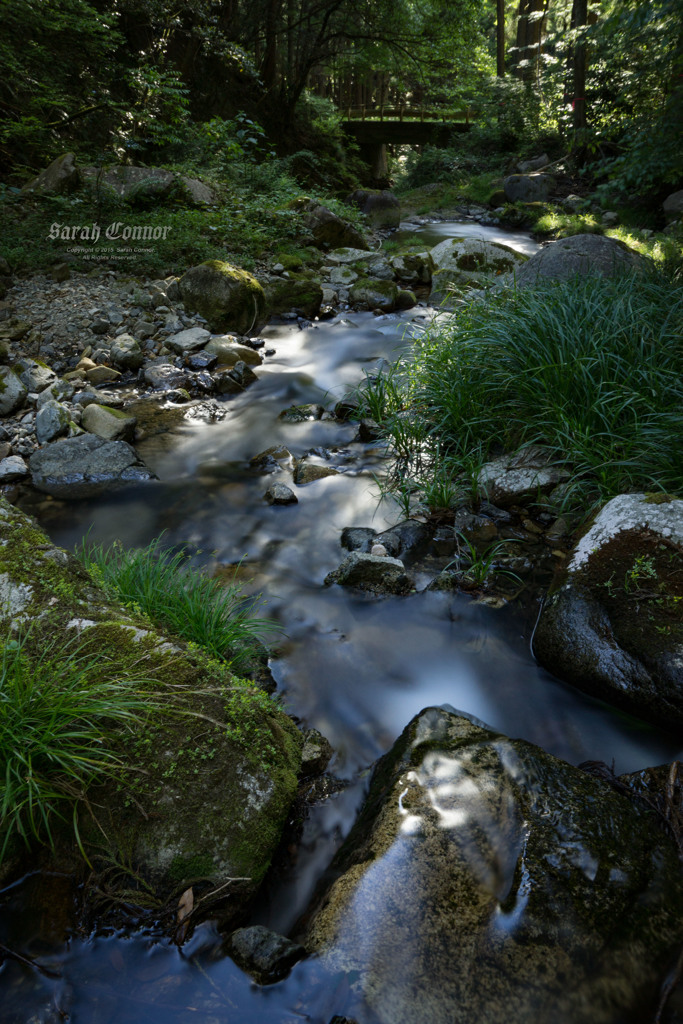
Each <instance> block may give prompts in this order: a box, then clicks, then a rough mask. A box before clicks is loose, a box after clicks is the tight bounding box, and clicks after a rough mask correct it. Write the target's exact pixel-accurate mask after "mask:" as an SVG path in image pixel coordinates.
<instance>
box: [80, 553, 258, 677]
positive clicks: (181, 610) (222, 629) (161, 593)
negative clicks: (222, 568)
mask: <svg viewBox="0 0 683 1024" xmlns="http://www.w3.org/2000/svg"><path fill="white" fill-rule="evenodd" d="M161 542H162V538H160V537H159V538H157V539H156V540H154V541H152V543H151V544H149V545H148V546H147V547H145V548H139V549H133V550H130V551H126V550H125V549H124V548H123V547H122V546H121V545H120V544H113V545H112V546H111V547H108V548H105V547H103V546H101V545H100V546H98V545H88V544H87V543H85V542H84V544H83V546H82V548H81V550H80V551H79V552H77V554H78V555H79V557H80V558H81V560H82V561H83V563H84V564H85V565H86V567H87V568H88V569H89V570H90V572H91V574H92V575H93V576H94V577H95V578H96V580H97V581H98V583H100V585H101V586H102V587H103V588H104V590H105V591H106V592H107V593H108V594H109V595H110V596H111V597H113V598H114V599H116V600H119V601H123V603H124V604H126V605H127V606H128V607H129V608H132V609H133V610H139V611H140V612H142V613H143V614H144V615H146V616H147V617H148V618H149V619H150V620H151V621H152V622H153V623H154V624H155V625H157V626H159V627H160V628H161V629H164V630H167V631H168V632H170V633H173V634H174V635H175V636H179V637H182V638H183V639H184V640H188V641H191V642H193V643H196V644H198V645H199V646H200V647H202V648H203V649H204V650H205V651H206V652H207V653H208V654H209V655H210V656H211V657H213V658H216V659H218V660H219V661H224V662H229V663H230V665H231V666H232V667H234V668H235V669H238V670H239V669H244V668H245V667H247V666H248V664H249V663H250V662H251V661H252V659H253V658H254V657H256V656H258V653H259V651H260V650H261V651H262V649H263V648H262V644H261V643H260V638H262V637H263V636H266V635H267V634H268V633H272V632H273V630H274V629H275V628H276V627H275V626H274V623H273V622H271V621H270V620H268V619H264V618H261V617H259V616H258V615H257V614H256V612H257V609H258V604H259V599H258V598H246V597H245V596H244V594H243V592H242V590H241V589H240V587H239V585H237V584H235V583H233V584H230V585H227V586H226V585H223V584H222V583H219V581H218V580H215V579H211V578H209V577H208V576H206V575H205V574H204V573H203V572H201V571H199V570H197V569H194V568H192V567H191V566H190V564H189V562H188V557H187V555H186V554H185V553H184V552H182V551H179V552H176V553H175V554H173V553H172V552H170V551H167V550H164V549H163V548H162V544H161Z"/></svg>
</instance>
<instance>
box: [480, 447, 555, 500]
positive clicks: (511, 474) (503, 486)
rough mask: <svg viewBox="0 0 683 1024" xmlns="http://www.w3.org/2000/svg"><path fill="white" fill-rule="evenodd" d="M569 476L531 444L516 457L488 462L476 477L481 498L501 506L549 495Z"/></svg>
mask: <svg viewBox="0 0 683 1024" xmlns="http://www.w3.org/2000/svg"><path fill="white" fill-rule="evenodd" d="M568 479H569V473H568V471H567V470H566V469H565V468H564V466H562V465H561V464H558V463H557V461H556V460H553V458H552V456H551V455H550V454H549V453H548V452H547V451H546V450H545V449H544V448H541V447H540V446H538V445H529V447H527V448H523V449H522V450H521V451H519V452H517V453H516V454H514V455H502V456H501V457H500V458H499V459H494V460H493V461H492V462H487V463H485V464H484V465H483V466H482V468H481V470H480V471H479V475H478V477H477V489H478V491H479V494H480V496H481V497H482V498H486V499H487V500H488V501H491V502H493V503H494V504H496V505H501V506H502V507H503V508H505V507H508V506H510V505H518V504H525V503H529V502H531V501H537V500H538V498H539V495H543V494H549V493H550V491H552V490H553V488H554V487H556V486H557V484H559V483H560V482H561V481H563V480H568Z"/></svg>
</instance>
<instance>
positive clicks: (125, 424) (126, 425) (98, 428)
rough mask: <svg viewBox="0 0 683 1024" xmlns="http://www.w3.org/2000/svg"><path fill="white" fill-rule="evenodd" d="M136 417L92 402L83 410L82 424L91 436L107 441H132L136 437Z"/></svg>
mask: <svg viewBox="0 0 683 1024" xmlns="http://www.w3.org/2000/svg"><path fill="white" fill-rule="evenodd" d="M136 423H137V420H136V418H135V416H131V415H130V414H129V413H125V412H121V410H120V409H112V408H110V407H109V406H107V405H97V404H95V403H94V402H92V403H91V404H90V405H88V406H87V407H86V408H85V409H84V410H83V418H82V420H81V424H82V426H83V428H84V429H85V430H87V431H88V433H89V434H96V435H97V437H101V438H103V439H104V440H105V441H132V440H133V438H134V436H135V425H136Z"/></svg>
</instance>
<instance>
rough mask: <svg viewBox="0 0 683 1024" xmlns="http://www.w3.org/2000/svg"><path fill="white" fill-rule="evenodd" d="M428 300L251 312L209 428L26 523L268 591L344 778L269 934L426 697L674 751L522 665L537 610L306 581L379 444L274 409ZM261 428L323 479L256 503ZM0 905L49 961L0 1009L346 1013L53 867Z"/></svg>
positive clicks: (635, 760) (592, 746) (370, 499)
mask: <svg viewBox="0 0 683 1024" xmlns="http://www.w3.org/2000/svg"><path fill="white" fill-rule="evenodd" d="M423 231H424V240H425V244H426V245H433V244H435V243H436V242H437V241H439V240H441V239H442V238H445V237H451V236H454V235H459V234H463V233H465V231H466V232H467V233H468V234H472V233H475V232H476V234H477V235H479V236H480V237H485V238H488V239H490V240H494V241H504V242H505V243H506V244H510V245H515V246H516V247H518V248H521V249H526V250H527V251H528V250H529V247H530V246H533V243H531V242H530V241H529V239H528V237H526V236H522V235H519V236H516V235H508V234H507V233H505V232H502V231H499V230H497V229H495V228H494V229H489V228H481V227H479V226H478V225H471V224H466V225H462V224H453V223H451V224H444V223H440V224H432V225H428V226H426V227H425V228H424V229H423ZM404 237H405V236H404ZM427 316H428V311H427V310H425V309H420V308H417V309H414V310H412V311H410V312H409V313H408V314H403V315H400V316H399V315H393V314H390V315H386V316H381V317H373V316H372V315H370V314H355V313H353V314H347V315H346V316H345V317H343V318H337V320H336V321H331V322H328V323H317V324H315V325H313V326H311V327H308V328H305V329H303V330H300V329H299V328H298V327H294V326H292V325H288V324H279V325H271V326H269V328H267V330H266V331H265V332H264V338H265V339H266V342H267V345H268V346H269V347H272V348H274V349H275V354H274V355H273V356H270V357H269V358H268V359H267V360H266V361H265V363H264V365H263V366H262V367H261V368H259V369H257V373H258V375H259V380H258V382H257V383H255V384H254V385H252V386H251V387H250V388H249V389H248V391H247V392H245V393H244V394H243V395H240V396H239V397H237V398H231V399H229V400H228V401H226V402H225V403H223V404H222V405H221V406H220V413H219V417H218V418H216V420H215V422H209V423H207V422H204V421H202V420H197V421H193V422H189V423H188V422H186V423H184V424H183V426H182V427H181V428H180V429H179V430H178V431H177V432H175V433H173V434H172V435H162V437H161V439H159V438H154V437H152V438H150V439H149V441H147V442H145V443H144V444H143V446H142V448H141V453H142V455H143V458H144V459H145V460H146V461H147V462H148V463H149V464H150V466H151V467H152V468H153V469H154V470H155V471H156V473H157V474H158V476H159V479H160V482H159V483H158V484H154V485H151V486H147V487H144V488H142V489H139V490H132V491H127V492H126V493H124V494H119V495H116V496H114V497H111V498H109V499H105V500H101V501H98V502H96V503H71V504H69V505H68V506H61V507H60V506H59V505H57V504H55V506H54V508H53V510H52V512H51V514H50V515H49V517H47V516H46V518H45V520H44V525H45V528H46V529H47V530H48V532H49V533H50V535H51V536H52V538H53V539H54V540H55V541H56V542H57V543H59V544H61V545H63V546H65V547H73V546H74V545H75V544H77V543H79V541H80V540H81V538H82V537H83V536H84V535H85V534H86V533H88V536H89V538H90V540H92V541H94V542H97V543H110V542H112V541H113V540H114V539H116V538H119V539H120V540H121V541H122V543H123V544H124V545H125V546H130V545H142V544H146V543H148V542H149V541H150V540H152V539H153V538H155V537H157V536H158V535H159V534H160V532H161V531H166V533H165V539H166V541H167V542H168V543H169V544H173V545H178V544H182V545H185V546H186V547H187V549H188V550H189V551H191V552H192V553H193V554H194V558H195V561H196V562H197V563H199V564H205V565H207V566H208V567H210V568H216V567H220V566H237V565H238V564H239V563H241V565H240V568H239V572H240V575H241V576H243V577H244V578H246V579H251V580H252V581H253V582H251V583H250V584H249V586H250V588H251V589H252V590H254V591H260V592H262V594H263V595H264V597H265V598H266V599H267V608H266V612H267V614H268V615H269V616H270V617H272V618H275V619H276V620H277V621H278V623H279V624H280V626H281V628H282V630H283V634H284V635H283V636H282V637H280V638H279V639H278V640H277V655H276V657H274V658H273V660H272V662H271V668H272V672H273V675H274V677H275V679H276V681H277V683H278V688H279V690H280V692H281V693H282V694H283V696H284V702H285V706H286V708H287V709H288V710H289V711H290V712H291V713H292V714H294V715H296V716H297V717H298V718H299V719H301V720H302V721H303V722H304V723H305V724H306V725H307V726H312V727H315V728H317V729H319V730H320V731H321V732H322V733H323V734H324V735H326V736H327V737H328V738H329V740H330V741H331V743H332V745H333V747H334V749H335V751H336V755H335V758H334V761H333V762H332V765H331V770H332V771H333V773H334V774H335V775H336V776H338V777H340V778H341V779H344V780H346V782H347V783H348V785H346V787H345V788H343V789H342V790H341V791H340V792H339V793H336V794H335V795H334V796H332V797H330V798H329V799H328V800H327V801H326V802H324V803H322V804H320V805H318V806H316V807H314V808H313V810H312V812H311V814H310V817H309V818H308V820H307V822H306V824H305V827H304V833H303V836H302V839H301V842H300V844H299V847H298V850H297V854H296V859H295V861H294V862H293V864H292V865H291V866H290V868H289V869H287V870H286V871H284V872H282V873H280V874H279V876H278V878H277V879H276V880H273V881H272V882H271V883H270V884H269V886H268V888H267V891H266V893H265V895H264V898H263V899H262V900H261V901H260V903H259V905H258V906H257V907H256V908H255V911H254V916H253V920H252V922H251V923H263V924H266V925H268V926H269V927H271V928H273V929H275V930H277V931H280V932H283V933H287V932H288V931H289V930H290V929H291V928H292V927H293V925H294V923H295V921H296V920H297V918H298V917H299V916H300V914H301V913H302V912H303V911H304V909H305V907H306V905H307V903H308V900H309V898H310V895H311V893H312V891H313V887H314V886H315V883H316V881H317V879H318V878H319V877H320V875H321V874H322V872H323V871H324V869H325V867H326V866H327V865H328V864H329V861H330V859H331V857H332V855H333V853H334V851H335V850H336V848H337V847H338V846H339V844H340V842H341V840H342V839H343V837H344V835H345V834H346V833H347V832H348V830H349V828H350V827H351V824H352V823H353V820H354V816H355V814H356V812H357V810H358V807H359V805H360V803H361V801H362V798H363V793H364V787H365V784H366V779H367V773H366V772H365V769H366V768H367V767H368V766H369V765H370V764H371V763H372V762H373V761H374V760H375V759H376V758H377V757H378V756H380V755H381V754H382V753H384V752H385V751H386V750H388V749H389V747H390V746H391V745H392V743H393V741H394V740H395V739H396V737H397V736H398V735H399V734H400V732H401V731H402V729H403V728H404V726H405V725H406V724H407V723H408V721H409V720H410V719H411V718H412V716H413V715H414V714H416V713H417V712H418V711H420V710H421V709H422V708H424V707H427V706H429V705H435V704H444V703H448V704H450V705H452V706H453V707H455V708H457V709H459V710H462V711H465V712H467V713H469V714H471V715H474V716H476V717H477V718H479V719H481V720H482V721H484V722H485V723H486V724H487V725H489V726H491V727H493V728H495V729H499V730H500V731H501V732H504V733H506V734H507V735H509V736H512V737H523V738H525V739H528V740H531V741H533V742H534V743H537V744H538V745H539V746H541V747H543V748H544V749H546V750H548V751H550V752H551V753H553V754H555V755H557V756H559V757H561V758H563V759H565V760H567V761H569V762H571V763H573V764H577V763H579V762H581V761H583V760H587V759H592V760H603V761H606V762H607V763H608V764H612V762H614V766H615V770H616V771H617V773H619V772H624V771H631V770H636V769H638V768H642V767H645V766H647V765H651V764H658V763H662V762H664V761H669V760H672V759H673V758H675V757H682V756H683V750H681V747H680V744H678V743H677V742H675V741H674V740H673V739H672V738H671V737H670V736H666V735H665V734H664V733H662V732H661V731H658V730H656V729H654V728H653V727H650V726H647V725H645V724H643V723H642V722H640V721H637V720H635V719H633V718H630V717H629V716H627V715H624V714H621V713H619V712H616V711H615V710H613V709H611V708H608V707H607V706H606V705H604V704H602V703H600V702H598V701H594V700H592V699H590V698H589V697H587V696H585V695H583V694H581V693H579V692H578V691H576V690H574V689H572V688H571V687H569V686H567V685H565V684H563V683H561V682H559V681H558V680H556V679H554V678H553V677H552V676H550V675H549V673H547V672H546V671H545V670H543V669H542V668H540V667H539V666H538V665H537V664H536V663H535V661H534V659H533V657H532V655H531V653H530V647H529V637H530V635H531V632H532V629H533V623H534V619H535V616H536V613H537V607H531V608H527V609H526V610H520V609H516V610H515V609H512V608H510V607H508V608H505V609H502V610H494V609H491V608H488V607H485V606H483V605H478V604H475V603H473V602H472V601H471V600H470V599H468V598H467V597H466V596H458V595H455V596H454V595H446V594H440V593H431V592H430V593H416V594H412V595H409V596H407V597H390V598H386V599H382V600H377V599H372V598H369V597H364V596H358V595H354V594H353V593H351V592H348V591H346V590H344V589H343V588H340V587H337V586H331V587H325V586H324V585H323V581H324V578H325V576H326V574H327V573H328V572H329V571H330V570H331V569H333V568H335V567H336V566H337V565H338V564H339V562H340V561H341V560H342V556H343V554H344V552H343V551H342V549H341V547H340V542H339V538H340V533H341V530H342V529H343V528H344V527H345V526H369V527H374V528H375V529H376V530H378V531H379V530H382V529H385V528H386V527H387V526H389V525H392V524H393V523H395V522H396V521H397V520H398V519H399V518H400V516H399V515H398V513H397V510H396V509H395V508H392V507H391V506H390V505H387V504H386V503H382V502H380V501H379V489H378V485H377V482H376V479H375V477H376V476H378V475H380V476H381V474H382V472H383V469H384V467H385V465H386V453H385V452H384V450H383V449H382V446H381V445H379V444H375V445H367V444H361V443H359V442H357V441H355V440H354V437H355V433H356V429H355V427H354V426H353V425H351V424H344V423H339V422H337V421H336V420H334V419H329V420H325V419H323V420H310V421H306V422H303V423H288V422H285V421H283V420H281V419H278V415H279V413H280V412H281V411H282V410H283V409H284V408H286V407H288V406H290V405H292V404H303V403H309V402H312V403H320V404H321V405H324V406H326V407H327V408H330V407H331V406H333V405H334V403H335V401H336V400H337V399H338V398H340V397H341V396H342V395H343V394H344V393H345V392H346V391H347V389H348V388H349V387H350V386H353V385H354V384H355V383H357V382H358V380H359V379H361V378H362V376H363V371H364V370H371V369H372V367H373V366H374V365H376V364H377V361H378V360H380V359H389V360H391V359H393V358H395V357H396V356H397V354H398V353H400V352H401V351H402V350H403V349H404V348H405V346H406V345H407V344H408V341H407V338H408V337H409V335H410V333H411V332H412V331H414V330H418V329H419V328H420V326H421V325H422V324H424V322H425V320H426V318H427ZM160 441H163V444H162V443H160ZM275 444H284V445H286V446H287V447H288V448H289V450H290V451H291V452H292V454H293V455H294V456H296V457H299V456H301V455H302V454H304V453H305V452H309V451H310V450H311V449H316V452H317V454H316V455H315V456H313V458H314V459H317V460H318V461H320V462H321V463H325V464H326V465H333V466H335V467H337V468H339V470H340V473H339V475H337V476H330V477H326V478H324V479H321V480H318V481H315V482H313V483H311V484H308V485H304V486H301V487H299V488H296V491H297V495H298V498H299V503H298V504H296V505H292V506H286V507H282V506H270V505H268V504H267V502H266V501H265V500H264V498H263V494H264V491H265V489H266V487H268V486H269V485H270V484H271V483H273V482H276V481H280V482H283V483H287V484H288V485H290V486H293V485H292V482H291V473H290V472H289V471H288V470H287V469H286V468H282V469H281V470H280V471H278V472H276V473H274V474H269V475H267V476H264V475H263V474H260V473H257V472H255V471H254V470H253V469H251V468H250V467H249V459H251V458H252V457H253V456H254V455H256V454H258V453H259V452H260V451H263V450H264V449H266V448H268V447H270V446H272V445H275ZM0 900H2V905H3V913H2V922H1V923H0V943H2V944H4V945H5V946H7V947H9V948H11V949H12V950H15V951H19V952H21V953H22V954H23V955H24V956H26V957H30V958H35V959H36V960H38V961H39V962H40V964H41V965H42V966H43V967H45V968H47V969H48V970H49V971H52V972H55V973H58V975H59V977H56V978H53V977H50V976H47V975H46V974H44V973H41V972H40V971H38V970H36V969H35V968H31V967H29V966H26V965H22V964H20V963H19V962H17V961H13V960H6V962H5V963H4V965H3V966H2V968H1V969H0V989H1V993H2V1000H3V1002H2V1010H1V1011H0V1020H1V1021H2V1022H3V1024H4V1022H8V1024H9V1022H17V1024H18V1022H22V1024H24V1022H27V1021H29V1020H30V1021H32V1022H36V1024H37V1022H53V1021H55V1022H56V1021H58V1020H64V1019H68V1020H70V1021H74V1022H82V1024H85V1022H88V1024H90V1022H92V1024H99V1022H102V1024H104V1022H115V1024H143V1022H144V1024H157V1022H158V1024H162V1022H163V1024H173V1022H176V1021H177V1022H185V1021H190V1020H191V1021H197V1022H198V1024H210V1022H216V1024H218V1022H227V1021H229V1022H231V1024H232V1022H235V1024H251V1022H254V1024H261V1022H270V1021H273V1022H278V1024H279V1022H283V1024H284V1022H290V1021H291V1022H294V1021H301V1020H307V1021H314V1022H319V1024H327V1022H328V1021H329V1020H330V1018H331V1017H332V1016H333V1015H334V1014H335V1013H342V1012H344V1011H345V1010H348V1009H349V1007H351V1009H353V1005H352V1001H350V1000H351V996H350V993H349V991H348V983H343V982H339V983H337V982H335V981H334V979H333V982H332V983H331V982H330V979H325V978H324V977H322V976H321V974H320V967H319V965H318V964H317V962H316V961H315V960H309V961H305V962H303V963H301V964H299V965H297V966H296V967H295V968H294V970H293V971H292V973H291V975H290V976H289V978H287V979H286V980H285V981H283V982H280V983H278V984H277V985H273V986H268V987H265V988H259V987H258V986H255V985H254V984H253V983H252V982H251V981H250V979H249V978H248V977H247V976H246V975H244V974H243V973H242V972H241V971H240V970H239V969H238V968H237V967H236V966H235V965H234V964H233V962H232V961H231V960H230V959H229V958H228V957H226V956H225V955H224V954H223V953H222V946H221V942H222V940H221V937H220V936H219V935H218V934H217V933H216V931H215V930H214V929H213V927H212V926H211V925H210V924H205V925H203V926H202V927H200V928H199V929H198V930H197V932H196V933H195V935H194V936H193V938H192V939H191V941H190V942H189V943H188V944H187V945H186V946H185V947H184V948H183V949H182V950H178V949H177V948H176V947H174V946H172V945H170V944H168V943H167V942H166V941H164V940H161V939H159V937H158V936H155V935H154V933H153V932H149V933H147V932H141V933H137V934H133V935H129V934H126V935H124V934H116V933H105V934H100V935H98V936H96V937H92V936H88V935H82V934H80V933H79V931H78V927H77V924H76V920H75V917H74V907H75V902H76V894H75V893H74V892H73V891H72V889H71V883H70V882H69V880H68V879H64V878H60V877H48V876H45V875H35V874H34V875H31V876H28V877H27V878H25V879H23V880H22V881H21V882H20V883H18V884H17V885H15V886H13V887H12V888H11V889H9V890H6V891H5V892H4V893H3V894H0ZM356 1009H357V1008H356ZM357 1012H359V1013H360V1012H361V1011H357ZM362 1013H363V1016H362V1017H360V1018H359V1019H360V1020H361V1024H371V1021H372V1018H371V1015H370V1014H369V1011H367V1009H365V1010H363V1011H362ZM65 1015H67V1016H65Z"/></svg>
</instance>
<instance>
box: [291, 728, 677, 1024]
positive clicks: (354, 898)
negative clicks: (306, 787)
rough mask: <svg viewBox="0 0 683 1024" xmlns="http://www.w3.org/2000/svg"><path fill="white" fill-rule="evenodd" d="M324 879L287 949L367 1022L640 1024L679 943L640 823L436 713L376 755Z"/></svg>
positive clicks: (510, 745)
mask: <svg viewBox="0 0 683 1024" xmlns="http://www.w3.org/2000/svg"><path fill="white" fill-rule="evenodd" d="M325 885H326V886H327V888H325V889H323V891H322V893H320V894H319V896H318V899H317V901H316V902H315V903H314V906H313V910H312V913H311V914H310V916H309V917H308V919H307V923H306V929H305V931H304V932H303V934H302V935H299V936H297V938H299V940H300V941H303V942H304V943H305V945H306V946H307V948H308V949H309V950H311V951H312V952H314V953H315V954H316V955H317V956H318V958H319V960H320V961H321V964H322V966H323V967H326V968H327V969H328V970H329V972H330V974H331V975H333V976H338V975H339V974H340V973H341V974H342V976H346V977H347V978H349V980H350V979H351V976H353V979H354V981H353V985H354V989H355V990H356V992H360V993H361V996H362V998H363V999H364V1001H365V1003H366V1004H367V1006H368V1007H369V1009H368V1011H367V1016H368V1017H369V1018H370V1017H371V1018H372V1020H373V1021H377V1022H378V1024H405V1022H407V1021H410V1024H472V1022H474V1021H481V1022H484V1021H486V1022H489V1024H504V1022H508V1021H514V1024H615V1022H617V1021H626V1020H629V1021H631V1020H633V1021H635V1020H646V1019H650V1014H651V1013H652V1012H653V1010H654V1009H655V1008H656V1005H657V1001H658V995H659V986H660V983H661V981H662V979H663V976H664V975H665V974H666V971H667V969H668V967H669V965H670V964H672V963H673V962H674V960H675V958H676V956H677V955H678V950H679V948H680V943H681V940H682V939H683V916H682V912H683V882H682V880H681V871H680V865H679V862H678V856H677V850H676V848H675V845H674V843H673V842H672V840H671V839H670V838H669V836H668V835H666V834H665V833H664V831H663V830H660V829H658V828H657V827H656V826H655V824H654V822H653V818H652V815H651V814H650V813H648V812H647V811H645V810H643V809H642V808H641V807H640V806H638V805H637V804H635V803H632V802H631V801H630V800H629V799H628V798H627V797H626V796H624V795H622V794H620V793H617V792H615V791H614V790H613V789H612V788H610V787H609V786H608V785H607V784H606V783H604V782H603V781H602V780H598V779H595V778H593V777H591V776H589V775H587V774H585V773H584V772H582V771H580V770H579V769H577V768H573V767H571V766H570V765H568V764H566V763H564V762H562V761H559V760H557V759H556V758H554V757H552V756H551V755H549V754H546V753H545V752H544V751H542V750H540V749H539V748H538V747H535V746H533V745H532V744H530V743H526V742H523V741H520V740H510V739H507V738H506V737H505V736H501V735H500V734H498V733H495V732H492V731H490V730H488V729H486V728H485V727H482V726H481V725H480V724H479V723H475V722H473V721H471V720H469V719H467V718H465V717H461V716H459V715H458V714H457V713H455V712H453V711H452V709H447V708H428V709H426V710H425V711H423V712H421V714H420V715H418V716H417V717H416V718H414V719H413V721H412V722H411V723H410V725H409V726H408V727H407V728H406V730H405V731H404V733H403V735H402V736H401V737H400V738H399V740H398V741H397V743H396V744H395V745H394V747H393V749H392V750H391V751H390V752H389V753H388V754H387V755H386V756H385V757H384V758H382V760H381V761H380V762H379V764H378V766H377V768H376V770H375V773H374V776H373V779H372V783H371V786H370V791H369V794H368V798H367V801H366V803H365V806H364V807H363V809H362V811H361V814H360V816H359V819H358V821H357V822H356V824H355V826H354V828H353V829H352V831H351V833H350V835H349V837H348V839H347V840H346V842H345V843H344V845H343V846H342V848H341V850H340V851H339V853H338V855H337V856H336V858H335V860H334V862H333V864H332V868H331V871H330V872H329V878H328V879H327V880H326V882H325ZM363 1019H364V1018H363Z"/></svg>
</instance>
